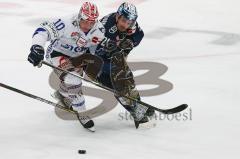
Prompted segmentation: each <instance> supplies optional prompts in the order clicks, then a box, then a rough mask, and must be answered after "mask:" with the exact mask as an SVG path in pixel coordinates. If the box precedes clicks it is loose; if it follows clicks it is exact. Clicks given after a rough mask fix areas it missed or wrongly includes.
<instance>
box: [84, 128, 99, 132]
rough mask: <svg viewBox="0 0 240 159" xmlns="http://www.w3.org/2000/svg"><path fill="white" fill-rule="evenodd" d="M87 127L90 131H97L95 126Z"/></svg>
mask: <svg viewBox="0 0 240 159" xmlns="http://www.w3.org/2000/svg"><path fill="white" fill-rule="evenodd" d="M85 129H87V130H88V131H90V132H95V131H96V129H95V127H91V128H85Z"/></svg>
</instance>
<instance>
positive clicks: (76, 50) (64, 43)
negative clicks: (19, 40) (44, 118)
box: [28, 2, 104, 131]
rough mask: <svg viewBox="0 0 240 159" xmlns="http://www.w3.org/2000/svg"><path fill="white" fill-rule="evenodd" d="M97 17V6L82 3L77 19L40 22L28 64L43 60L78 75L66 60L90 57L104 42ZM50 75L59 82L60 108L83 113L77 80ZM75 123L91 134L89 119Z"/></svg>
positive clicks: (70, 77) (58, 74)
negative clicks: (47, 60) (62, 105)
mask: <svg viewBox="0 0 240 159" xmlns="http://www.w3.org/2000/svg"><path fill="white" fill-rule="evenodd" d="M98 16H99V12H98V8H97V6H96V5H95V4H93V3H90V2H85V3H83V5H82V6H81V9H80V11H79V14H78V15H74V16H71V17H66V18H60V19H57V20H55V21H45V22H43V23H42V24H41V25H40V26H39V27H38V28H37V30H36V31H35V33H34V34H33V37H32V46H31V49H30V54H29V56H28V61H29V62H30V63H32V64H33V65H34V66H37V65H39V64H41V61H42V60H43V59H44V56H46V57H47V58H49V59H50V62H51V63H52V64H53V65H55V66H57V67H60V68H62V69H65V70H68V71H71V72H73V73H78V74H79V73H80V74H81V72H82V70H79V69H76V68H74V66H73V65H72V64H71V63H70V62H69V60H68V59H69V58H71V57H76V56H79V55H81V54H84V53H86V52H90V53H92V54H94V52H95V49H96V47H97V45H98V44H99V43H100V42H101V41H102V39H103V38H104V27H103V25H102V24H101V22H99V21H98ZM47 41H50V45H49V46H48V48H47V50H46V51H45V50H44V47H45V45H46V42H47ZM45 52H46V53H45ZM54 71H55V73H56V74H57V76H58V77H59V79H60V81H61V84H60V86H59V88H60V89H59V90H58V91H57V93H58V94H59V95H60V96H61V99H62V100H61V101H62V102H63V104H65V106H67V107H69V108H70V109H73V110H75V111H77V112H81V111H83V110H86V106H85V99H84V97H83V94H82V81H81V79H80V78H77V77H74V76H71V75H69V74H64V73H62V72H59V71H57V70H54ZM79 120H80V122H81V124H82V125H83V127H84V128H87V129H89V130H91V131H94V122H93V121H92V120H91V119H89V118H81V119H79Z"/></svg>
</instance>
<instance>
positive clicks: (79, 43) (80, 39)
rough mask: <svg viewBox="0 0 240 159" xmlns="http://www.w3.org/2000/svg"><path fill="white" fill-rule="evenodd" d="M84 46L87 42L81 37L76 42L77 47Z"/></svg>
mask: <svg viewBox="0 0 240 159" xmlns="http://www.w3.org/2000/svg"><path fill="white" fill-rule="evenodd" d="M85 45H87V40H86V39H84V38H83V37H80V38H79V39H78V41H77V46H79V47H84V46H85Z"/></svg>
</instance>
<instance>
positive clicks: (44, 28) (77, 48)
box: [32, 15, 105, 57]
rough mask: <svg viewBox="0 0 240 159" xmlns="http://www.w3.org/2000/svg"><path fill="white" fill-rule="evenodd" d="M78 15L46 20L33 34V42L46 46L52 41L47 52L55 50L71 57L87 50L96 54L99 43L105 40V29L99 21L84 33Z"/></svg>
mask: <svg viewBox="0 0 240 159" xmlns="http://www.w3.org/2000/svg"><path fill="white" fill-rule="evenodd" d="M77 18H78V16H77V15H74V16H71V17H65V18H62V19H58V20H56V21H46V22H43V23H42V24H40V26H39V27H38V29H37V30H36V31H35V33H34V34H33V38H32V44H33V45H34V44H38V45H41V46H43V47H45V45H46V42H47V41H50V45H49V46H48V49H47V54H51V52H52V51H53V50H55V51H57V52H60V53H62V54H65V55H67V56H70V57H76V56H79V55H81V54H83V53H85V52H86V51H87V50H89V51H90V53H92V54H94V53H95V50H96V47H97V45H98V44H99V43H100V42H101V41H102V40H103V38H104V33H105V29H104V27H103V25H102V23H101V22H99V21H97V22H96V23H95V24H94V26H93V28H92V29H91V30H90V31H89V32H88V33H84V32H82V31H81V30H80V28H79V22H78V20H77Z"/></svg>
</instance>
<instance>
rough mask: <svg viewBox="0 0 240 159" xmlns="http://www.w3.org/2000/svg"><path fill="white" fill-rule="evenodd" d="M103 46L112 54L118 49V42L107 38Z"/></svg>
mask: <svg viewBox="0 0 240 159" xmlns="http://www.w3.org/2000/svg"><path fill="white" fill-rule="evenodd" d="M101 45H102V46H103V48H104V50H105V51H106V52H108V53H111V52H113V51H115V50H116V49H117V42H116V41H113V40H111V39H108V38H105V39H104V40H103V42H102V43H101Z"/></svg>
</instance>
